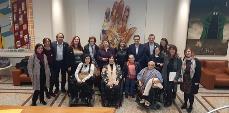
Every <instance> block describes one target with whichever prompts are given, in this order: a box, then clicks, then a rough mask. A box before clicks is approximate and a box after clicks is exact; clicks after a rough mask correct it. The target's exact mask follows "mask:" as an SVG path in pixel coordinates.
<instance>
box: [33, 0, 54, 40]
mask: <svg viewBox="0 0 229 113" xmlns="http://www.w3.org/2000/svg"><path fill="white" fill-rule="evenodd" d="M51 6H52V0H33V17H34V34H35V43H39V42H42V39H43V37H44V36H47V37H49V38H51V39H53V35H52V7H51Z"/></svg>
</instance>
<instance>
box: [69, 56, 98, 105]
mask: <svg viewBox="0 0 229 113" xmlns="http://www.w3.org/2000/svg"><path fill="white" fill-rule="evenodd" d="M94 70H95V66H94V64H92V59H91V56H90V55H85V56H84V58H83V62H81V63H79V65H78V66H77V69H76V71H75V78H76V83H75V84H76V85H75V88H74V89H73V90H74V91H71V94H70V96H71V99H72V101H73V102H74V101H75V102H74V103H78V101H79V99H80V100H81V102H83V103H87V104H91V99H92V95H93V93H94V91H93V73H94Z"/></svg>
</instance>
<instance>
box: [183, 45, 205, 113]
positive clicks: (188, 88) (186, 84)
mask: <svg viewBox="0 0 229 113" xmlns="http://www.w3.org/2000/svg"><path fill="white" fill-rule="evenodd" d="M184 55H185V56H184V59H183V63H182V68H181V75H182V78H183V82H182V83H181V86H180V89H181V91H183V92H184V104H183V105H182V106H181V109H186V108H187V101H188V100H189V103H190V105H189V107H188V108H187V112H188V113H190V112H191V111H192V105H193V102H194V94H197V93H198V90H199V83H200V77H201V64H200V61H199V60H198V59H197V58H194V55H193V51H192V49H191V48H187V49H185V51H184Z"/></svg>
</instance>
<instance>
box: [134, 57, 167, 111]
mask: <svg viewBox="0 0 229 113" xmlns="http://www.w3.org/2000/svg"><path fill="white" fill-rule="evenodd" d="M137 79H138V98H139V103H140V104H143V105H144V106H145V107H150V105H151V103H152V104H153V103H155V98H156V96H157V95H159V94H157V92H158V90H159V89H163V85H162V82H163V79H162V76H161V73H160V72H159V71H158V70H156V69H155V63H154V62H153V61H149V62H148V67H145V68H143V69H142V70H141V71H140V72H139V73H138V75H137ZM150 92H151V93H150ZM149 94H151V95H149Z"/></svg>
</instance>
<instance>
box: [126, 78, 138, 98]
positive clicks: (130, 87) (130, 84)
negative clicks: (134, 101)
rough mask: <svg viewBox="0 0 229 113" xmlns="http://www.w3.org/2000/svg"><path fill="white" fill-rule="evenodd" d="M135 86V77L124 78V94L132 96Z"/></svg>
mask: <svg viewBox="0 0 229 113" xmlns="http://www.w3.org/2000/svg"><path fill="white" fill-rule="evenodd" d="M135 86H136V80H135V79H129V78H126V81H125V94H128V95H131V96H134V95H135Z"/></svg>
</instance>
